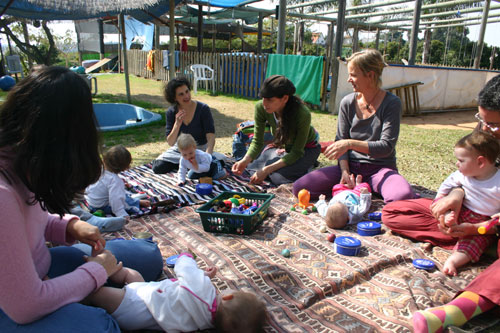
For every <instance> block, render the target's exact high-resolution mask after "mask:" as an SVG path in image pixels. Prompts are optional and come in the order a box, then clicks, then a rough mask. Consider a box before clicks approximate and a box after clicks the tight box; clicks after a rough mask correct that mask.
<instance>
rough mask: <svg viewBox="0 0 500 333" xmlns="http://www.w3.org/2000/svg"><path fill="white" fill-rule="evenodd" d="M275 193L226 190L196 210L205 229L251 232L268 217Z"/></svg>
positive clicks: (235, 232)
mask: <svg viewBox="0 0 500 333" xmlns="http://www.w3.org/2000/svg"><path fill="white" fill-rule="evenodd" d="M272 198H274V194H267V193H247V192H231V191H225V192H222V193H221V194H219V195H218V196H217V197H215V198H214V199H212V200H210V201H209V202H207V203H206V204H204V205H203V206H201V207H200V208H198V209H197V210H196V212H197V213H199V214H200V218H201V223H202V224H203V229H204V230H205V231H208V232H220V233H226V234H240V235H249V234H251V233H252V232H253V231H254V230H255V229H256V228H257V227H258V226H259V225H260V224H261V223H262V221H263V220H264V219H265V218H266V216H267V210H268V209H269V205H270V204H271V200H272Z"/></svg>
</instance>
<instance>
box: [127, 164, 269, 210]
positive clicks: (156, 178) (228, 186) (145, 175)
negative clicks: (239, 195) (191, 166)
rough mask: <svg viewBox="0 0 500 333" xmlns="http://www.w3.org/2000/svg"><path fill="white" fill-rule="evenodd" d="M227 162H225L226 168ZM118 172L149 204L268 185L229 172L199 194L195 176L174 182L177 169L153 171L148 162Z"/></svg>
mask: <svg viewBox="0 0 500 333" xmlns="http://www.w3.org/2000/svg"><path fill="white" fill-rule="evenodd" d="M230 165H231V164H229V163H227V164H226V168H229V167H230ZM119 175H120V177H121V178H122V179H123V180H124V182H125V186H126V188H127V190H128V191H129V192H130V193H131V194H134V193H145V194H147V195H148V197H149V199H150V200H151V201H152V203H153V204H154V203H157V202H162V201H166V200H169V199H173V200H176V201H177V202H179V203H180V204H181V205H183V206H186V205H195V204H200V203H204V202H207V201H210V200H211V199H213V198H215V197H216V196H217V195H219V194H220V193H222V192H224V191H236V192H264V191H265V189H266V188H268V187H269V186H270V185H269V183H268V182H264V183H263V184H262V185H251V184H248V179H249V178H248V175H247V174H244V175H242V176H241V177H236V176H232V177H229V178H226V179H224V180H214V181H213V192H212V194H210V195H199V194H198V193H196V185H197V184H199V181H198V180H188V181H187V182H186V184H185V185H183V186H177V173H173V172H170V173H167V174H163V175H158V174H155V173H154V172H153V170H152V169H151V164H145V165H141V166H137V167H135V168H132V169H129V170H126V171H123V172H121V173H120V174H119Z"/></svg>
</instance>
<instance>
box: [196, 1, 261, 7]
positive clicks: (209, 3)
mask: <svg viewBox="0 0 500 333" xmlns="http://www.w3.org/2000/svg"><path fill="white" fill-rule="evenodd" d="M259 1H261V0H244V1H241V0H198V1H196V3H197V4H199V5H203V6H215V7H222V8H233V7H238V6H243V5H247V4H249V3H254V2H259Z"/></svg>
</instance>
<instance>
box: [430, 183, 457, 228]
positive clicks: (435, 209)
mask: <svg viewBox="0 0 500 333" xmlns="http://www.w3.org/2000/svg"><path fill="white" fill-rule="evenodd" d="M463 199H464V191H463V190H462V189H461V188H455V189H453V190H452V191H451V192H450V193H448V195H447V196H445V197H442V198H441V199H439V200H437V201H435V202H433V203H432V204H431V207H430V208H431V213H432V215H433V216H434V217H435V218H436V219H437V220H438V221H439V219H440V218H441V215H445V214H446V213H447V212H448V211H452V212H454V213H455V216H457V217H458V214H459V213H460V209H461V208H462V201H463Z"/></svg>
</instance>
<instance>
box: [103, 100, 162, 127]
mask: <svg viewBox="0 0 500 333" xmlns="http://www.w3.org/2000/svg"><path fill="white" fill-rule="evenodd" d="M94 113H95V116H96V118H97V123H98V124H99V130H101V131H118V130H122V129H125V128H127V127H133V126H141V125H145V124H147V123H150V122H152V121H157V120H160V119H161V116H160V115H159V114H157V113H154V112H151V111H148V110H145V109H143V108H141V107H139V106H135V105H130V104H123V103H99V104H94Z"/></svg>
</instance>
